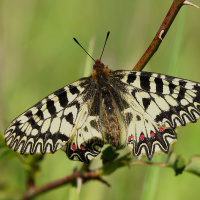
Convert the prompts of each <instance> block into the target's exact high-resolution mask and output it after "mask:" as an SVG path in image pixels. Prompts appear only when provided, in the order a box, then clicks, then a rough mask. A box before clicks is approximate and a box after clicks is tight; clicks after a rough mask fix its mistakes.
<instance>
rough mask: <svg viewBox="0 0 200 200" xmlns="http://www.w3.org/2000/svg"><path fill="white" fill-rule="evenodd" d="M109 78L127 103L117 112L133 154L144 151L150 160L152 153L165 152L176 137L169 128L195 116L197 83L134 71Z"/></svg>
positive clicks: (199, 100) (198, 93) (197, 110)
mask: <svg viewBox="0 0 200 200" xmlns="http://www.w3.org/2000/svg"><path fill="white" fill-rule="evenodd" d="M112 77H114V78H113V80H112V87H113V90H114V91H118V96H121V97H123V96H125V97H126V99H125V100H126V101H127V104H128V105H129V108H126V109H124V110H122V112H121V115H122V119H125V120H123V123H124V124H125V125H124V127H126V129H127V130H126V132H127V133H128V136H127V145H128V146H129V147H130V148H131V149H132V150H133V154H134V155H135V156H136V157H138V156H140V155H141V154H146V155H147V156H148V158H149V159H151V158H152V157H153V155H154V153H156V152H159V151H163V152H165V153H167V152H168V151H169V146H170V144H172V143H173V142H175V141H176V138H177V136H176V133H175V131H174V130H173V129H174V128H176V127H177V126H180V125H185V124H187V123H189V122H195V121H196V119H198V118H199V115H200V114H199V113H200V106H199V104H200V98H199V97H200V86H199V83H196V82H192V81H189V80H184V79H178V78H174V77H170V76H166V75H161V74H154V73H148V72H136V71H115V72H113V73H112ZM118 84H121V88H123V89H120V90H119V88H120V87H118V86H117V85H118ZM115 86H117V87H115Z"/></svg>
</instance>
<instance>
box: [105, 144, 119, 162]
mask: <svg viewBox="0 0 200 200" xmlns="http://www.w3.org/2000/svg"><path fill="white" fill-rule="evenodd" d="M118 156H119V153H117V152H116V151H115V149H114V148H113V147H112V146H109V147H107V148H106V149H105V150H104V151H103V152H102V156H101V159H102V160H103V164H106V163H107V162H112V161H113V160H115V159H116V158H117V157H118Z"/></svg>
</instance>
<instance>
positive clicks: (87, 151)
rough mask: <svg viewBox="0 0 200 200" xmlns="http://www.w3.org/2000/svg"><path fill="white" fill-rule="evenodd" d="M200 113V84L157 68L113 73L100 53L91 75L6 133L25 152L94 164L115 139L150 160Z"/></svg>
mask: <svg viewBox="0 0 200 200" xmlns="http://www.w3.org/2000/svg"><path fill="white" fill-rule="evenodd" d="M108 35H109V33H108ZM108 35H107V37H108ZM106 41H107V39H106ZM77 43H78V42H77ZM105 43H106V42H105ZM81 47H82V46H81ZM104 47H105V44H104ZM101 56H102V55H101ZM199 117H200V83H197V82H193V81H189V80H185V79H180V78H176V77H172V76H167V75H163V74H158V73H151V72H141V71H130V70H117V71H111V70H110V69H109V68H108V66H106V65H104V64H103V63H102V62H101V57H100V59H99V60H96V61H95V64H94V65H93V72H92V74H91V76H89V77H86V78H81V79H79V80H77V81H75V82H73V83H71V84H69V85H67V86H65V87H63V88H61V89H59V90H57V91H55V92H53V93H52V94H50V95H48V96H47V97H45V98H44V99H42V100H41V101H39V102H38V103H37V104H35V105H34V106H33V107H31V108H30V109H28V110H27V111H25V112H24V113H22V114H21V115H20V116H18V117H17V118H16V119H14V120H13V121H12V122H11V124H10V125H9V126H8V128H7V129H6V131H5V133H4V136H5V141H6V143H7V145H8V146H9V147H10V148H11V149H13V150H14V151H17V152H19V153H21V154H26V153H29V154H35V153H40V154H46V153H54V152H56V151H57V150H59V149H62V150H63V151H65V152H66V154H67V156H68V157H69V158H70V159H71V160H78V161H82V162H85V163H89V162H90V160H92V159H93V158H95V157H96V156H97V155H98V154H99V153H100V152H101V148H102V147H103V145H104V144H106V143H110V144H111V145H112V146H113V147H116V148H121V147H125V146H128V147H129V148H130V149H131V151H132V153H133V155H134V156H135V157H140V156H141V155H146V156H147V157H148V159H149V160H150V159H151V158H152V157H153V155H154V154H155V153H157V152H164V153H168V151H169V147H170V146H171V145H172V144H173V143H174V142H175V141H176V139H177V134H176V132H175V128H176V127H178V126H185V125H186V124H187V123H190V122H192V123H194V122H196V120H197V119H198V118H199Z"/></svg>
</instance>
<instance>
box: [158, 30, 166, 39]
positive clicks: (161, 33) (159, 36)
mask: <svg viewBox="0 0 200 200" xmlns="http://www.w3.org/2000/svg"><path fill="white" fill-rule="evenodd" d="M164 32H165V31H164V30H162V31H160V33H159V35H158V38H159V39H160V40H163V38H162V35H163V33H164Z"/></svg>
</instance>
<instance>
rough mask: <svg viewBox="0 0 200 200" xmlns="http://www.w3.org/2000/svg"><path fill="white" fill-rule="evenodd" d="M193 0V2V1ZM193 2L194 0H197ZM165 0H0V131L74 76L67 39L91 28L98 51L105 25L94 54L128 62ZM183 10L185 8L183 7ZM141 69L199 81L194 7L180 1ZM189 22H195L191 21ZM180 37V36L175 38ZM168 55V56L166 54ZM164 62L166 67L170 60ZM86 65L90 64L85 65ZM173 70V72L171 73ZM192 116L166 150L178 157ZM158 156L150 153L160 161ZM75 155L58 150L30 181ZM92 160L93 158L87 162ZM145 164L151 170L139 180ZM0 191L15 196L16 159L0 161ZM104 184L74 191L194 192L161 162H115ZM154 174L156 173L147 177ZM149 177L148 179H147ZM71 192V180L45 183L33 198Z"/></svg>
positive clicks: (87, 36) (193, 147) (188, 138)
mask: <svg viewBox="0 0 200 200" xmlns="http://www.w3.org/2000/svg"><path fill="white" fill-rule="evenodd" d="M194 3H195V2H194ZM197 3H198V2H197ZM170 4H171V1H164V0H163V1H156V0H150V1H145V2H144V1H136V0H133V1H126V2H124V1H114V0H112V1H105V0H101V1H89V0H86V1H64V0H58V1H53V0H43V1H36V0H29V1H26V0H19V1H2V2H1V4H0V9H1V12H0V13H1V21H0V27H1V34H0V44H1V45H0V54H1V57H0V59H1V60H0V61H1V62H0V63H1V65H0V132H3V131H4V130H5V128H6V126H7V125H8V124H9V122H11V120H13V119H14V118H15V117H16V116H17V115H19V114H21V113H22V112H23V111H25V110H26V109H27V108H29V107H30V106H32V105H33V104H35V103H36V102H38V101H39V100H40V99H42V98H43V97H45V96H46V95H48V94H49V93H51V92H53V91H55V90H56V89H58V88H60V87H62V86H64V85H67V84H69V83H71V82H73V81H75V80H77V79H79V78H81V77H82V75H83V73H85V72H84V67H85V63H86V59H88V58H87V55H85V53H84V52H83V51H82V50H81V48H80V47H78V45H77V44H76V43H75V42H74V41H73V39H72V38H73V37H76V38H77V39H78V41H79V42H80V43H81V44H82V45H83V46H84V47H85V48H86V49H87V48H88V46H89V42H90V40H91V38H92V37H93V36H94V37H95V38H96V40H95V46H94V50H93V57H94V58H95V59H96V58H99V56H100V54H101V51H102V47H103V43H104V40H105V36H106V33H107V31H111V34H110V38H109V40H108V43H107V46H106V49H105V52H104V55H103V58H102V61H103V63H104V64H108V66H109V67H110V68H111V69H113V70H117V69H132V68H133V66H134V65H135V64H136V62H137V61H138V59H139V58H140V56H141V55H142V54H143V53H144V51H145V50H146V48H147V46H148V45H149V43H150V42H151V40H152V38H153V37H154V35H155V33H156V31H157V29H158V28H159V26H160V24H161V22H162V20H163V18H164V16H165V15H166V13H167V11H168V9H169V7H170ZM183 10H184V11H185V12H183ZM183 10H181V12H180V13H179V14H178V17H177V19H175V22H174V24H173V25H172V27H171V29H170V31H169V33H168V34H167V36H166V37H165V39H164V40H163V43H162V45H161V47H160V49H159V50H158V52H157V53H156V54H155V55H154V57H153V58H152V59H151V61H150V62H149V63H148V66H147V67H146V68H145V69H144V70H145V71H152V72H158V73H163V74H170V75H172V76H178V77H181V78H187V79H191V80H194V81H199V82H200V78H199V73H200V69H199V52H200V49H199V48H200V45H199V44H200V40H199V33H200V26H199V18H200V12H199V10H198V9H195V8H193V7H186V6H185V7H184V8H183ZM180 18H186V21H185V24H184V27H183V31H182V33H181V41H180V43H179V44H178V45H180V48H179V51H178V53H177V52H174V50H173V49H174V48H176V47H177V43H176V40H177V37H178V38H179V36H177V32H178V31H179V30H180V26H179V23H181V20H180ZM194 22H195V23H194ZM179 39H180V38H179ZM175 53H176V55H175V57H176V60H175V61H174V62H172V61H171V57H174V54H175ZM172 63H176V64H175V65H173V70H172V69H171V68H170V65H171V64H172ZM88 68H92V66H88ZM174 73H176V74H174ZM199 127H200V122H197V123H196V124H189V125H187V126H186V127H183V128H182V127H181V128H179V129H178V136H179V137H178V138H179V140H178V142H177V143H176V144H175V145H174V151H175V152H176V153H177V154H180V155H181V156H182V157H184V158H185V159H186V160H187V159H189V157H190V156H192V155H194V154H200V149H199V141H200V135H199ZM165 159H166V156H165V155H164V156H163V155H160V156H155V158H154V160H160V161H164V160H165ZM77 165H78V166H79V165H80V164H79V163H76V162H72V161H69V160H68V159H67V158H66V156H65V154H64V153H63V152H61V151H58V152H57V153H56V154H54V155H46V156H45V158H44V161H42V163H41V172H40V174H38V177H37V179H36V183H37V185H38V186H39V185H42V184H45V183H47V182H49V181H52V180H55V179H58V178H61V177H63V176H65V175H67V174H70V173H71V172H72V171H73V169H74V167H75V166H77ZM94 165H95V163H94ZM148 168H155V169H154V170H157V169H158V170H159V172H158V175H157V176H151V177H150V179H148V181H147V180H146V178H145V177H146V176H147V173H149V169H148ZM0 172H1V173H0V199H6V198H8V197H10V198H11V199H19V196H20V194H21V193H22V192H23V191H25V172H24V171H23V170H22V163H21V162H20V161H19V160H18V159H12V160H9V161H8V162H6V163H4V164H2V165H0ZM105 178H106V180H107V181H108V182H110V184H111V185H112V187H111V188H107V187H106V186H105V185H102V184H101V183H99V182H97V181H91V182H88V183H86V184H84V185H83V187H82V190H81V193H80V199H83V200H84V199H90V198H94V197H95V199H96V200H102V199H105V198H106V199H116V200H120V199H141V198H142V199H143V197H144V194H145V193H147V195H146V196H147V199H148V192H149V188H150V187H151V188H153V190H154V195H153V197H152V199H155V200H157V199H158V200H160V199H162V200H165V199H166V200H168V199H181V200H183V199H189V198H190V197H191V194H192V198H193V199H194V200H195V199H199V196H200V193H199V187H198V185H199V181H200V180H199V177H197V176H193V175H191V174H187V173H184V174H183V175H179V176H178V177H175V176H174V172H173V171H172V170H171V169H167V168H160V169H159V168H156V167H153V166H151V167H148V166H135V167H131V168H128V167H126V168H120V169H119V170H117V171H116V172H115V173H114V174H112V175H111V176H109V177H105ZM155 179H156V180H155ZM148 184H149V185H148ZM53 198H55V199H58V200H59V199H74V189H73V190H72V186H71V185H67V186H62V187H61V188H59V189H55V190H52V191H51V192H48V193H46V194H43V195H41V196H39V197H37V198H36V199H38V200H39V199H42V200H45V199H53Z"/></svg>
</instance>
